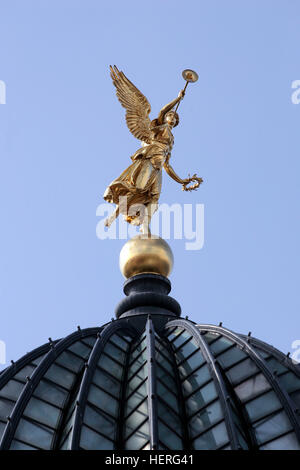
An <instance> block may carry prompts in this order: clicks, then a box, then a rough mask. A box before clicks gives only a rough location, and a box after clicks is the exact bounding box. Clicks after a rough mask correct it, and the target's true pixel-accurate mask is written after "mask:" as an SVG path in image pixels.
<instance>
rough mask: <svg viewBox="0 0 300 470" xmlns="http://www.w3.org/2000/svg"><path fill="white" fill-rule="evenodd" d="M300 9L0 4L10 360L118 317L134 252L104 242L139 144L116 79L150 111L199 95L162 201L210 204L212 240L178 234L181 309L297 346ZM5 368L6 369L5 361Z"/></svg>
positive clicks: (3, 294)
mask: <svg viewBox="0 0 300 470" xmlns="http://www.w3.org/2000/svg"><path fill="white" fill-rule="evenodd" d="M299 43H300V3H299V1H297V0H281V1H278V0H272V1H271V0H259V1H258V0H244V1H243V2H241V1H238V0H236V1H233V0H226V1H225V0H215V1H212V0H205V1H204V0H191V1H189V2H182V1H176V0H152V1H151V2H144V1H141V0H139V1H129V0H128V1H127V2H124V1H120V0H119V1H115V2H110V3H108V2H102V1H99V0H98V1H96V0H84V1H83V0H80V1H78V0H51V1H50V0H49V1H48V0H31V1H30V0H18V1H16V0H9V1H8V0H6V1H4V0H0V44H1V47H0V80H3V81H4V82H5V84H6V104H5V105H0V210H1V231H0V250H1V251H0V311H1V329H0V339H1V340H2V341H5V343H6V347H7V360H8V361H9V360H10V359H17V358H18V357H20V356H21V355H23V354H24V353H26V351H29V350H31V349H33V348H34V347H37V346H39V345H40V344H42V343H44V342H46V341H47V339H48V337H49V336H51V337H52V338H53V339H54V338H59V337H62V336H64V335H67V334H69V333H71V332H72V331H74V330H75V329H76V327H77V325H81V327H88V326H95V325H100V324H102V323H104V322H106V321H109V320H110V318H111V317H112V316H113V314H114V308H115V305H116V304H117V302H118V301H119V300H120V299H121V298H122V296H123V293H122V283H123V279H122V276H121V273H120V271H119V268H118V257H119V252H120V249H121V247H122V245H123V243H124V241H121V240H102V241H100V240H99V239H98V238H97V237H96V224H97V222H98V219H97V217H96V208H97V206H98V204H99V203H101V202H102V194H103V192H104V189H105V188H106V186H107V184H108V183H109V182H110V181H111V180H112V179H113V178H115V177H116V176H118V175H119V174H120V173H121V171H123V169H124V168H125V167H126V166H128V164H129V163H130V159H129V156H130V155H132V154H133V153H134V152H135V150H136V149H137V148H138V146H139V142H137V141H136V140H135V139H134V138H133V137H132V136H131V134H130V133H129V131H128V129H127V127H126V125H125V121H124V110H123V109H122V108H121V106H120V104H119V103H118V101H117V99H116V97H115V92H114V89H113V86H112V83H111V79H110V77H109V73H108V65H109V64H111V63H113V64H117V65H118V67H119V68H121V69H122V70H124V72H125V73H126V74H127V76H128V77H129V78H130V79H131V80H132V81H133V82H134V83H135V84H136V85H137V86H138V87H139V88H140V89H141V91H142V92H143V93H144V94H145V95H146V96H147V98H148V99H149V101H150V103H151V105H152V115H151V117H152V118H154V117H155V114H156V113H157V112H158V111H159V109H160V107H161V106H163V105H164V104H166V103H167V102H168V101H170V100H171V99H173V98H174V97H176V96H177V93H178V91H179V90H180V89H181V88H182V87H183V84H184V83H183V80H182V77H181V71H182V70H183V69H185V68H188V67H189V68H193V69H195V70H196V71H197V72H198V73H199V81H198V82H197V83H196V84H194V85H191V86H190V87H189V89H188V92H187V95H186V97H185V99H184V101H183V103H182V104H181V107H180V125H179V126H178V127H177V128H176V129H175V130H174V136H175V146H174V149H173V154H172V164H173V167H174V169H175V170H176V171H177V172H178V173H179V175H181V176H182V177H186V176H187V174H188V173H194V172H197V173H198V175H199V176H202V177H203V178H204V184H203V185H202V186H201V188H200V189H199V190H198V191H197V192H194V193H184V192H182V191H181V188H180V186H179V185H178V184H176V183H175V182H174V181H172V180H170V179H169V178H168V177H167V175H164V186H163V192H162V196H161V202H168V203H170V204H171V203H175V202H176V203H180V204H183V203H189V202H191V203H193V204H197V203H200V204H204V205H205V244H204V247H203V249H202V250H199V251H186V250H185V249H184V241H182V240H170V242H169V243H170V245H171V247H172V250H173V253H174V257H175V265H174V270H173V274H172V275H171V281H172V285H173V289H172V295H173V296H174V297H175V298H176V299H177V300H178V301H179V302H180V303H181V306H182V309H183V313H184V315H189V316H190V317H191V318H192V319H193V320H195V321H197V322H199V323H200V322H201V323H215V324H216V323H217V324H218V323H219V322H220V321H223V324H224V326H226V327H228V328H230V329H233V330H235V331H238V332H241V333H246V334H247V333H248V331H252V333H253V335H254V336H256V337H259V338H261V339H263V340H265V341H267V342H269V343H271V344H273V345H274V346H276V347H278V348H279V349H281V350H283V351H284V352H287V351H288V350H291V351H292V349H291V347H292V346H291V345H292V342H293V341H294V340H297V339H299V338H300V331H299V307H300V296H299V251H300V248H299V239H300V221H299V196H300V185H299V173H300V162H299V123H300V104H299V105H296V104H293V103H292V100H291V95H292V92H293V90H292V88H291V86H292V82H293V81H294V80H297V79H298V80H299V79H300V67H299ZM1 367H4V366H1Z"/></svg>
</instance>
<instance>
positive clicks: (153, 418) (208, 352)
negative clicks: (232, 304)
mask: <svg viewBox="0 0 300 470" xmlns="http://www.w3.org/2000/svg"><path fill="white" fill-rule="evenodd" d="M168 283H169V281H167V280H166V279H162V277H161V276H155V275H139V276H136V277H135V279H133V280H130V282H129V283H128V282H127V283H126V288H125V292H126V295H127V296H129V297H130V298H129V299H127V300H126V302H121V304H119V306H118V308H117V312H118V317H119V318H118V319H117V320H114V321H112V322H110V323H108V324H107V325H104V326H103V327H101V328H89V329H85V330H80V329H79V330H78V331H76V332H75V333H73V334H71V335H69V336H67V337H66V338H64V339H62V340H60V341H55V342H52V341H50V342H49V343H48V344H45V345H43V346H41V347H40V348H38V349H35V350H34V351H32V352H31V353H29V354H27V355H26V356H24V357H23V358H22V359H20V360H19V361H17V362H16V363H13V364H12V365H11V366H10V367H8V368H7V369H6V370H5V371H3V372H2V373H1V375H0V437H1V444H0V447H1V449H52V450H53V449H86V450H89V449H91V450H92V449H106V450H108V449H116V450H122V449H127V450H137V449H167V450H168V449H171V450H181V449H185V450H193V449H195V450H197V449H260V450H264V449H300V419H299V408H300V367H299V365H295V364H294V363H293V361H292V360H291V359H290V358H289V357H287V356H285V355H283V354H282V353H281V352H279V351H278V350H276V349H275V348H273V347H272V346H269V345H268V344H266V343H264V342H262V341H259V340H257V339H255V338H252V337H251V336H245V335H240V334H236V333H234V332H232V331H230V330H228V329H226V328H224V327H222V326H219V327H217V326H213V325H206V324H196V323H194V322H192V321H190V320H188V319H183V318H178V315H179V314H180V308H178V307H177V306H176V303H174V302H175V301H173V300H166V297H168V296H167V294H168V292H169V288H168ZM133 285H134V288H133V287H132V286H133ZM137 286H138V288H137ZM140 293H143V295H142V296H141V295H137V296H136V294H140ZM156 294H157V297H155V296H156ZM135 296H136V297H135ZM141 298H143V299H144V300H143V301H144V302H145V305H142V304H141ZM168 298H169V299H170V297H168ZM135 299H136V303H135ZM149 299H151V301H153V305H154V306H153V308H152V307H151V305H149V304H150V303H151V302H150V300H149ZM158 299H160V302H161V304H162V305H163V307H162V311H161V313H160V311H159V301H158ZM168 306H170V307H168ZM126 308H127V310H126ZM168 308H169V310H168ZM139 309H140V310H141V313H138V311H139Z"/></svg>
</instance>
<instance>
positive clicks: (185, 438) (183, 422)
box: [160, 332, 192, 450]
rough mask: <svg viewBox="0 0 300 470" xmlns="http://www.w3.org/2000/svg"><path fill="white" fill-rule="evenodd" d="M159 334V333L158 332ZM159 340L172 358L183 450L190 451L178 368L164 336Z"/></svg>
mask: <svg viewBox="0 0 300 470" xmlns="http://www.w3.org/2000/svg"><path fill="white" fill-rule="evenodd" d="M160 333H161V332H160ZM160 338H161V340H162V342H163V344H164V345H165V346H166V349H167V351H168V352H169V353H170V356H171V357H172V363H173V372H174V379H175V382H176V385H177V396H178V402H179V407H180V416H181V425H182V431H183V432H182V435H183V448H184V450H192V447H191V440H190V437H189V434H190V433H189V428H188V418H187V413H186V409H185V404H184V397H183V393H182V387H181V383H180V376H179V371H178V367H177V364H176V359H175V357H174V353H173V350H172V346H171V344H170V341H169V340H168V339H167V338H165V337H164V336H161V335H160Z"/></svg>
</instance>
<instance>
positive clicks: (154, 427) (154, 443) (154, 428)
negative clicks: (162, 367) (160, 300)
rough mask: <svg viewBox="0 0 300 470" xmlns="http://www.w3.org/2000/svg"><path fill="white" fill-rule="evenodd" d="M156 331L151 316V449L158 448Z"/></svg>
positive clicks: (149, 387) (149, 319) (148, 361)
mask: <svg viewBox="0 0 300 470" xmlns="http://www.w3.org/2000/svg"><path fill="white" fill-rule="evenodd" d="M154 338H155V332H154V325H153V322H152V320H151V317H150V316H148V320H147V323H146V341H147V367H148V380H147V387H148V415H149V429H150V450H157V449H158V421H157V393H156V365H155V339H154Z"/></svg>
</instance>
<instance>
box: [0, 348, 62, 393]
mask: <svg viewBox="0 0 300 470" xmlns="http://www.w3.org/2000/svg"><path fill="white" fill-rule="evenodd" d="M53 343H55V342H53ZM50 348H51V345H50V343H46V344H43V345H42V346H39V347H38V348H36V349H34V350H33V351H31V352H29V353H27V354H25V355H24V356H22V357H21V358H20V359H19V360H18V361H16V362H14V363H12V365H11V366H9V367H7V369H5V370H4V371H3V372H2V373H1V374H0V390H1V388H3V387H4V385H6V384H7V382H8V381H9V380H11V379H13V378H14V375H16V374H17V373H18V372H19V371H20V370H21V369H23V367H25V366H27V365H28V364H30V362H32V361H34V360H35V359H37V358H38V357H39V356H41V355H42V354H45V353H47V352H49V350H50Z"/></svg>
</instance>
